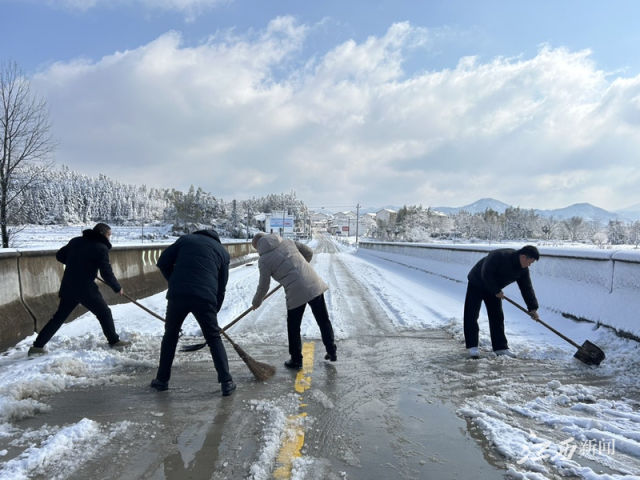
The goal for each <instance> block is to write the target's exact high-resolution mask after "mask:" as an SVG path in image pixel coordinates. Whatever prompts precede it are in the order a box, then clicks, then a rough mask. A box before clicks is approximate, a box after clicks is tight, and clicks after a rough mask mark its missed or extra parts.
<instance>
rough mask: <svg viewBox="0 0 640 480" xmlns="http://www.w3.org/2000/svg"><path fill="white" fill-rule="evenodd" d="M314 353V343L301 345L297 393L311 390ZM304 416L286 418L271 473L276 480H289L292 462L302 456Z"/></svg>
mask: <svg viewBox="0 0 640 480" xmlns="http://www.w3.org/2000/svg"><path fill="white" fill-rule="evenodd" d="M314 351H315V343H314V342H307V343H305V344H304V345H302V357H303V358H302V370H300V371H299V372H298V374H297V375H296V381H295V384H294V388H295V390H296V392H298V393H304V391H305V390H308V389H309V388H311V373H312V372H313V354H314ZM300 400H301V401H302V400H303V397H302V396H300ZM306 406H307V404H305V403H301V404H300V408H303V407H306ZM306 416H307V413H306V412H302V413H300V414H298V415H290V416H289V417H287V424H286V426H285V432H286V438H285V439H284V440H283V441H282V445H281V446H280V451H279V452H278V460H277V463H278V464H279V466H278V467H277V468H276V469H275V471H274V472H273V478H275V479H277V480H288V479H290V478H291V469H292V467H293V461H294V460H295V459H296V458H299V457H301V456H302V453H301V451H302V447H303V446H304V428H303V425H302V421H303V418H304V417H306Z"/></svg>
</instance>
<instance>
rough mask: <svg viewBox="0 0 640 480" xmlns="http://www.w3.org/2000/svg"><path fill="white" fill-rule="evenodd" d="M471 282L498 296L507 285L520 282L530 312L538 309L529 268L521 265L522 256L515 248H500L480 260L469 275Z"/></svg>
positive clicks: (519, 285)
mask: <svg viewBox="0 0 640 480" xmlns="http://www.w3.org/2000/svg"><path fill="white" fill-rule="evenodd" d="M467 278H468V279H469V282H470V283H472V284H473V285H475V286H476V287H479V288H484V289H485V290H488V291H490V292H491V293H493V294H494V295H495V294H498V293H499V292H500V291H501V290H502V289H503V288H504V287H506V286H507V285H509V284H511V283H513V282H518V287H519V288H520V292H522V298H523V299H524V301H525V303H526V304H527V308H528V309H529V310H537V309H538V300H537V299H536V293H535V291H534V290H533V285H532V284H531V275H529V269H528V268H522V266H521V265H520V255H519V254H518V251H517V250H514V249H513V248H500V249H498V250H494V251H492V252H490V253H489V255H487V256H486V257H484V258H482V259H480V261H479V262H478V263H476V264H475V266H474V267H473V268H472V269H471V271H470V272H469V275H467Z"/></svg>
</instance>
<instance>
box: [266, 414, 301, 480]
mask: <svg viewBox="0 0 640 480" xmlns="http://www.w3.org/2000/svg"><path fill="white" fill-rule="evenodd" d="M306 416H307V414H306V412H303V413H301V414H299V415H289V417H287V425H286V426H285V432H286V434H287V438H285V439H284V441H283V442H282V446H281V447H280V451H279V452H278V463H279V464H280V466H279V467H278V468H276V470H275V472H273V478H276V479H277V480H286V479H289V478H291V469H292V467H293V460H294V459H296V458H298V457H300V456H302V453H300V451H301V450H302V447H303V446H304V429H303V428H302V425H301V423H302V422H301V420H302V419H303V418H304V417H306Z"/></svg>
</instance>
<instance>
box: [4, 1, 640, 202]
mask: <svg viewBox="0 0 640 480" xmlns="http://www.w3.org/2000/svg"><path fill="white" fill-rule="evenodd" d="M639 13H640V2H635V1H617V2H613V3H610V2H595V1H563V2H550V1H549V2H547V1H543V2H507V1H483V2H478V1H449V2H445V1H442V2H440V1H431V2H420V1H379V2H375V1H369V2H366V1H344V0H343V1H340V2H339V1H322V2H300V1H258V0H254V1H245V0H235V1H220V0H153V1H152V0H119V1H107V0H66V1H65V0H56V1H55V2H54V1H35V0H34V1H30V0H19V1H18V0H15V1H14V0H0V15H1V16H2V17H3V19H4V20H5V21H4V22H3V28H2V29H0V60H15V61H17V62H18V63H19V64H20V66H21V67H22V68H23V69H24V70H25V72H26V74H27V75H29V76H30V77H31V78H32V84H33V87H34V89H35V91H36V92H38V94H40V95H42V96H44V98H45V99H46V100H47V101H48V103H49V105H50V107H51V116H52V120H53V123H54V130H55V134H56V135H57V137H58V138H59V139H60V148H59V149H58V151H57V154H56V159H57V163H58V164H64V165H68V166H69V167H70V168H73V169H75V170H79V171H82V172H85V173H87V174H91V175H96V174H97V173H105V174H107V175H109V176H112V177H115V178H118V179H120V180H122V181H125V182H130V183H136V184H141V183H145V184H147V185H148V186H156V187H175V188H179V189H186V188H188V187H189V185H191V184H194V185H197V186H202V187H203V188H205V189H206V190H208V191H211V192H212V193H214V194H216V195H218V196H221V197H223V198H225V199H231V198H238V199H241V198H246V197H247V196H260V195H264V194H268V193H274V192H280V191H289V190H296V192H297V193H298V196H299V197H300V198H302V199H303V200H306V201H307V202H309V203H311V204H319V203H329V202H332V203H337V202H345V203H354V204H355V203H356V202H361V203H366V204H372V205H387V204H423V205H425V206H426V205H432V206H436V205H449V206H460V205H464V204H468V203H471V202H473V201H475V200H477V199H478V198H482V197H493V198H497V199H499V200H501V201H504V202H506V203H510V204H513V205H520V206H522V207H531V208H559V207H564V206H566V205H569V204H571V203H578V202H589V203H593V204H595V205H598V206H601V207H603V208H607V209H610V210H614V209H617V208H624V207H628V206H630V205H632V204H638V203H640V196H638V194H637V185H638V182H639V181H640V170H638V166H637V164H638V162H637V161H636V158H637V152H638V151H639V150H638V147H640V140H639V139H640V86H639V85H640V77H639V74H640V63H639V62H640V60H639V58H640V55H637V50H638V46H639V45H640V33H639V31H640V29H638V28H637V19H638V18H639V17H640V16H639V15H638V14H639ZM177 165H179V168H176V167H177Z"/></svg>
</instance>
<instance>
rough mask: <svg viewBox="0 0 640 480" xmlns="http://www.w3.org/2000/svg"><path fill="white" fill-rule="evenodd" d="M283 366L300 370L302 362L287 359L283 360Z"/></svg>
mask: <svg viewBox="0 0 640 480" xmlns="http://www.w3.org/2000/svg"><path fill="white" fill-rule="evenodd" d="M284 366H285V367H287V368H291V369H293V370H302V362H294V361H293V360H287V361H286V362H284Z"/></svg>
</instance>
